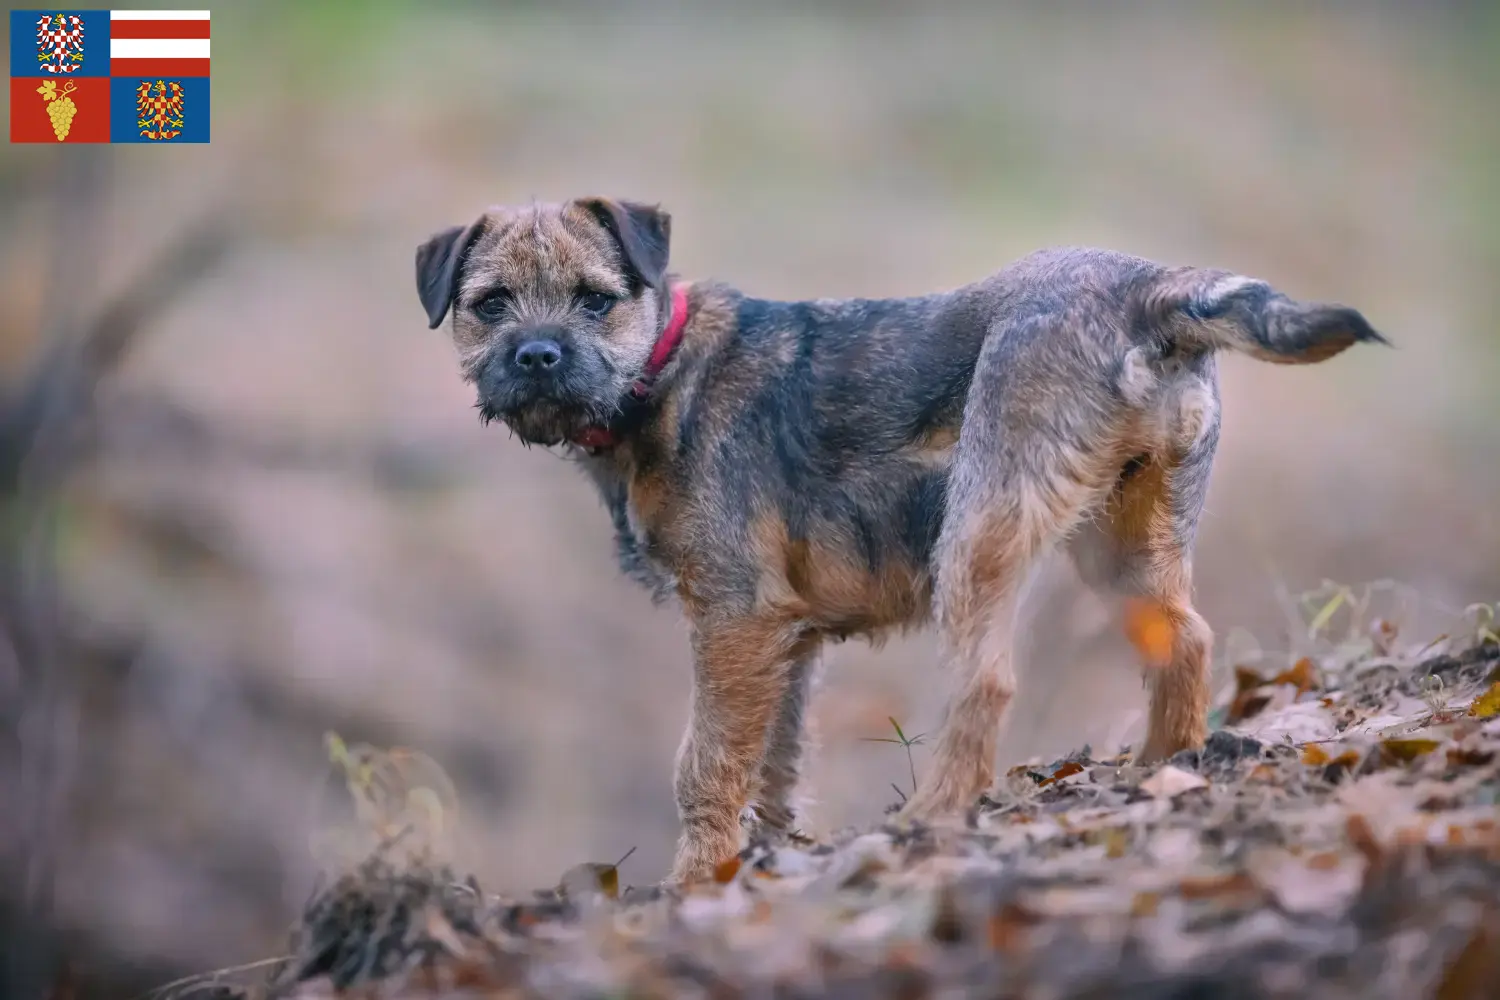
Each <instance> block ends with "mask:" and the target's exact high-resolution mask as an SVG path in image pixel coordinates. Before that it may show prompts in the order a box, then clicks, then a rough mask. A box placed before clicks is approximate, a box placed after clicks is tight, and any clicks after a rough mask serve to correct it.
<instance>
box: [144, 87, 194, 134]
mask: <svg viewBox="0 0 1500 1000" xmlns="http://www.w3.org/2000/svg"><path fill="white" fill-rule="evenodd" d="M182 99H183V92H182V84H180V83H178V82H177V81H175V80H157V81H156V82H155V83H152V82H151V81H150V80H143V81H142V82H141V85H140V86H139V87H137V88H136V89H135V112H136V118H137V119H138V120H137V121H136V123H135V124H136V128H138V129H140V130H141V135H142V136H143V137H145V138H147V139H175V138H177V137H178V136H179V135H181V134H182V122H183V117H182V114H183V109H182Z"/></svg>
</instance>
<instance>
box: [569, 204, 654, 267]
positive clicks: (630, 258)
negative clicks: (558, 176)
mask: <svg viewBox="0 0 1500 1000" xmlns="http://www.w3.org/2000/svg"><path fill="white" fill-rule="evenodd" d="M578 205H579V206H580V207H582V208H584V209H585V210H587V211H588V212H590V213H592V214H593V216H594V218H596V219H598V220H599V224H600V225H601V226H603V227H604V228H605V229H607V230H608V231H609V234H610V235H611V236H613V237H614V238H615V242H616V243H618V244H619V245H620V257H621V259H622V260H623V261H624V264H625V269H626V271H627V273H628V275H629V277H630V278H631V279H632V281H634V282H639V283H640V284H643V285H648V286H650V287H651V288H657V287H659V286H660V285H661V281H662V278H663V277H665V276H666V273H667V252H668V249H669V247H670V244H671V242H672V217H671V216H670V215H668V214H667V213H666V212H664V211H662V209H661V207H660V206H657V205H642V204H640V203H639V202H634V201H616V200H614V199H612V198H580V199H579V200H578Z"/></svg>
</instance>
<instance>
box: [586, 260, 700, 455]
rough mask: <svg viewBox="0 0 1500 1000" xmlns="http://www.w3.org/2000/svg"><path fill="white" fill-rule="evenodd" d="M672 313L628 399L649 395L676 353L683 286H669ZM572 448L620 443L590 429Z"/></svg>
mask: <svg viewBox="0 0 1500 1000" xmlns="http://www.w3.org/2000/svg"><path fill="white" fill-rule="evenodd" d="M671 306H672V313H671V318H670V319H669V320H668V321H667V328H666V329H665V330H663V331H662V332H661V336H660V337H657V338H656V346H654V347H653V348H651V357H650V358H648V359H647V360H646V367H645V368H643V369H641V374H640V375H639V376H637V378H636V380H635V381H634V382H632V383H631V385H630V399H632V400H635V401H636V402H642V401H644V400H646V399H648V398H649V397H650V395H651V386H652V385H653V384H654V383H655V382H656V379H657V376H659V375H660V374H661V372H662V369H663V368H665V367H667V362H668V361H671V360H672V355H673V354H674V353H675V352H676V350H677V345H678V344H679V343H681V342H682V331H683V328H684V327H686V326H687V318H688V317H687V313H688V301H687V286H686V285H673V286H672V298H671ZM572 441H573V443H574V444H576V445H578V446H579V447H581V448H585V449H587V450H589V451H600V450H602V449H605V448H613V447H614V446H615V445H617V444H619V443H620V436H619V435H618V434H616V433H615V432H614V431H613V430H611V429H610V428H608V427H602V426H599V425H594V426H591V427H584V428H582V429H581V430H579V431H578V433H576V434H574V435H573V438H572Z"/></svg>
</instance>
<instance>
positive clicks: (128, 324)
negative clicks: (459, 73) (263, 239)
mask: <svg viewBox="0 0 1500 1000" xmlns="http://www.w3.org/2000/svg"><path fill="white" fill-rule="evenodd" d="M69 152H70V153H71V154H72V155H71V156H69V157H67V158H66V159H64V160H62V161H61V167H60V168H59V170H58V171H57V172H56V175H55V180H54V189H53V192H52V194H53V198H54V199H55V202H56V210H55V224H54V225H52V226H51V227H49V232H50V233H51V235H52V236H53V238H54V239H55V240H56V243H55V244H54V246H53V247H52V263H51V266H50V269H49V275H48V284H49V288H48V290H47V295H46V297H45V300H44V301H45V308H44V315H45V317H46V320H45V322H46V324H47V326H46V329H45V330H43V331H42V333H43V337H42V340H41V343H42V344H43V355H42V358H41V360H40V361H39V362H38V364H37V365H36V366H35V368H34V369H33V371H32V373H31V376H30V377H29V378H26V379H24V380H23V381H22V382H21V383H20V384H19V385H18V386H15V387H13V388H12V389H11V390H10V391H9V392H8V393H6V394H5V395H3V396H0V514H3V518H0V651H3V652H4V654H5V657H4V659H5V660H6V661H7V662H6V664H5V665H6V666H8V667H9V670H10V672H11V675H12V676H11V679H10V683H9V685H8V686H9V688H10V690H9V691H7V692H6V695H7V697H6V698H5V700H4V701H3V702H0V723H3V730H4V731H5V732H13V733H14V734H15V739H14V746H13V748H9V749H10V750H11V752H10V753H9V754H8V755H7V756H10V757H11V758H12V759H11V761H10V762H8V766H7V767H6V771H8V772H9V773H8V774H6V775H5V777H6V779H7V785H9V786H11V787H9V788H8V789H7V790H8V792H9V794H8V796H7V804H6V811H7V813H8V814H9V815H8V819H9V820H10V822H11V823H12V824H13V826H14V829H13V830H11V831H6V834H7V835H6V837H5V839H4V841H3V842H0V843H3V844H4V846H5V847H6V848H8V853H10V854H11V855H12V856H10V857H6V858H3V859H0V878H4V879H6V880H7V881H9V882H10V883H11V884H10V885H8V886H5V888H4V890H3V891H0V943H3V948H4V954H3V955H0V959H3V962H4V965H3V967H0V995H4V996H6V997H15V998H18V1000H32V998H37V1000H41V998H43V997H46V996H48V995H49V994H51V993H52V992H53V991H54V989H55V988H56V987H57V984H58V983H59V982H60V977H61V976H62V975H63V974H64V971H65V970H64V967H63V963H62V956H61V954H60V948H59V945H58V939H57V936H56V935H57V931H56V928H55V921H54V919H53V917H54V915H53V883H54V875H55V872H56V870H57V866H58V859H59V855H60V852H61V851H62V849H63V845H64V844H65V842H66V838H65V834H66V829H65V818H66V808H67V805H68V794H69V788H70V781H71V773H72V762H73V758H74V757H75V755H76V751H77V746H76V741H77V736H78V732H77V729H78V703H79V694H80V693H79V691H78V690H76V687H77V685H76V678H75V677H74V676H73V675H72V672H71V671H70V670H69V661H68V659H67V657H66V656H64V655H61V654H62V648H63V645H64V635H63V625H62V621H61V614H60V609H59V606H60V601H59V595H58V593H57V585H56V570H55V565H54V562H55V560H54V556H55V552H56V538H57V504H58V499H59V494H60V492H61V490H62V488H63V487H64V485H65V484H66V482H67V480H68V478H69V476H70V474H71V472H72V470H73V469H74V467H75V466H76V464H77V461H78V459H79V457H80V453H81V452H80V449H79V447H78V442H79V441H80V440H82V439H83V438H85V437H86V436H87V435H86V434H80V431H82V430H84V429H85V428H87V426H88V425H89V424H90V423H91V422H92V421H93V420H94V419H95V417H96V413H95V410H94V406H93V402H94V394H95V390H96V389H97V387H98V384H99V382H100V381H101V380H102V379H103V378H105V377H106V376H107V375H108V374H109V373H110V372H111V371H112V370H113V369H114V368H115V367H116V366H117V365H118V364H119V363H120V361H121V360H122V359H123V358H124V357H125V355H126V353H127V352H128V350H129V348H130V347H131V346H132V344H133V343H134V342H135V341H136V339H137V338H138V337H139V335H140V334H141V333H142V332H143V331H144V330H145V329H146V328H147V327H148V326H149V324H150V323H151V321H153V320H154V319H155V318H156V317H157V316H159V315H160V314H161V312H163V311H164V310H165V309H167V308H168V307H169V306H170V305H171V304H172V303H173V302H174V301H176V299H177V297H178V296H179V295H180V294H181V293H182V292H183V291H184V290H185V289H187V288H188V287H190V286H192V285H193V284H194V283H195V282H196V281H197V280H199V279H200V278H202V277H203V276H204V275H205V274H207V273H208V272H209V271H210V270H211V269H212V268H213V267H214V266H215V265H216V264H217V263H218V261H219V259H220V258H221V256H222V254H223V252H224V250H225V249H226V248H227V238H226V234H227V229H226V228H225V226H224V225H223V224H222V223H220V222H215V223H210V224H207V225H205V226H202V227H199V228H197V229H194V230H192V231H190V232H189V233H188V234H187V235H186V236H184V237H182V238H180V239H178V240H176V241H174V242H173V243H172V244H171V245H170V247H169V248H168V249H167V251H166V252H165V253H163V254H162V255H161V256H159V257H158V258H157V259H156V260H154V261H153V262H152V263H151V264H150V265H148V267H147V268H146V270H145V272H144V274H142V275H141V277H140V278H139V279H138V280H136V281H134V282H132V283H131V284H130V285H129V286H128V288H127V289H126V290H125V291H124V292H123V293H121V294H120V295H119V296H117V297H115V298H114V299H113V300H111V301H109V302H107V303H105V304H104V306H103V308H101V309H99V310H98V311H97V312H96V313H95V314H94V315H93V318H92V319H89V320H85V319H84V318H83V317H85V316H86V315H87V312H86V310H87V309H88V307H89V305H90V303H89V302H88V301H87V300H86V298H85V297H84V294H83V293H85V292H86V290H88V289H92V288H94V287H96V285H97V278H98V272H99V267H98V259H97V253H98V244H99V240H98V220H99V218H100V217H101V216H102V215H104V212H105V208H106V206H107V204H108V164H109V160H108V159H107V151H106V150H101V149H94V148H84V149H78V150H70V151H69ZM0 763H6V762H5V761H4V758H3V757H0Z"/></svg>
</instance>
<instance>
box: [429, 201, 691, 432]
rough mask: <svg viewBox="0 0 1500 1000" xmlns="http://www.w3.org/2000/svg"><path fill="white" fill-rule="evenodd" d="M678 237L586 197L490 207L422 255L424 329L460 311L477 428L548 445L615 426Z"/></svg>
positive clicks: (633, 209) (638, 213) (620, 205)
mask: <svg viewBox="0 0 1500 1000" xmlns="http://www.w3.org/2000/svg"><path fill="white" fill-rule="evenodd" d="M670 235H671V218H670V216H668V215H667V213H665V212H663V211H661V210H660V209H659V208H655V207H653V206H648V205H640V204H635V203H633V202H628V201H614V200H611V199H607V198H581V199H578V200H576V201H570V202H567V203H565V204H562V205H534V206H529V207H524V208H520V207H518V208H499V209H492V210H491V211H489V212H487V213H485V214H484V215H482V216H480V218H479V219H478V220H477V221H475V222H474V223H473V224H471V225H469V226H454V227H452V228H451V229H446V230H444V231H443V232H440V233H438V234H437V235H435V236H433V237H432V239H430V240H428V241H427V242H426V243H424V244H423V245H422V246H421V247H419V248H418V249H417V290H418V292H419V293H420V295H421V298H422V305H423V307H424V308H425V309H426V310H427V319H428V323H429V325H430V326H431V327H432V328H433V329H436V328H437V327H438V326H439V325H440V324H441V323H442V322H443V317H444V316H445V315H446V314H447V312H448V310H449V309H450V308H451V309H452V310H453V341H454V344H455V345H456V346H457V348H458V354H459V362H460V365H461V368H462V371H463V376H464V379H465V380H466V381H468V382H470V383H471V384H473V386H474V387H475V389H476V391H477V392H478V400H477V402H476V405H477V406H478V408H479V412H480V417H481V419H483V420H485V421H486V422H488V421H489V420H492V419H496V418H498V419H500V420H503V421H504V422H505V423H506V424H507V425H509V426H510V427H511V428H512V429H513V430H515V432H516V433H517V434H518V435H520V437H521V439H522V440H524V441H527V442H531V443H535V444H544V445H551V444H558V443H560V442H562V441H565V440H571V439H573V438H574V437H575V435H577V434H578V433H579V432H580V431H582V430H583V429H584V428H586V427H590V426H597V425H607V424H608V423H609V421H610V418H611V417H612V416H613V415H614V414H615V413H616V412H617V409H618V407H619V405H620V401H621V400H622V399H623V398H624V396H625V394H626V393H627V392H628V391H629V389H630V385H631V383H632V381H633V380H634V379H635V378H636V377H637V376H638V375H639V374H640V373H641V371H642V369H643V368H644V367H645V365H646V362H647V359H648V358H649V357H650V355H651V349H652V346H653V345H654V344H655V342H656V337H657V335H658V332H659V331H660V330H661V328H662V325H663V322H662V321H663V318H664V316H663V313H664V311H665V310H667V309H669V308H670V305H669V303H670V301H671V299H670V295H669V293H668V290H667V288H666V281H665V275H666V268H667V247H668V243H669V239H670Z"/></svg>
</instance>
